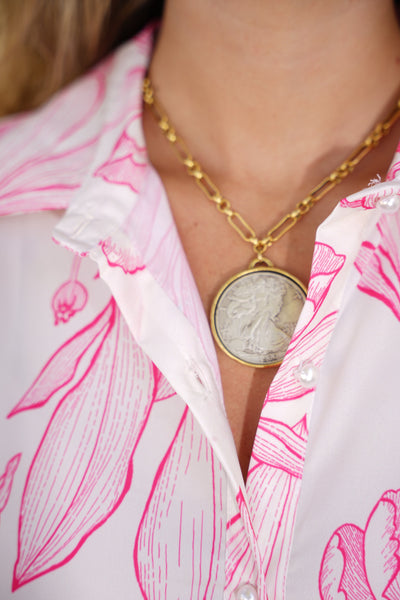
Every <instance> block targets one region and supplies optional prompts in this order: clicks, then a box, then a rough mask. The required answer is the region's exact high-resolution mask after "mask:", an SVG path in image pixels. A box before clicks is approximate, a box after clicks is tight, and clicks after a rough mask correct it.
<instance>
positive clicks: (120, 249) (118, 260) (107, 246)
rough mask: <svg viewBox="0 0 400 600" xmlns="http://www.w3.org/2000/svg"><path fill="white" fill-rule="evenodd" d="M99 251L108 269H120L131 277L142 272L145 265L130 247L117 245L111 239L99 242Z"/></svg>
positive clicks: (121, 244)
mask: <svg viewBox="0 0 400 600" xmlns="http://www.w3.org/2000/svg"><path fill="white" fill-rule="evenodd" d="M101 249H102V251H103V254H104V256H105V257H106V259H107V262H108V264H109V266H110V267H120V268H121V269H122V270H123V272H124V273H126V274H128V273H129V274H130V275H133V274H134V273H136V272H137V271H143V269H144V268H145V265H144V264H143V262H142V259H141V257H140V256H138V255H136V253H135V252H134V251H133V248H132V246H124V245H123V243H120V244H117V242H116V241H115V240H113V239H112V238H110V237H109V238H107V239H106V240H104V241H103V242H101Z"/></svg>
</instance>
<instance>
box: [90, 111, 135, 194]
mask: <svg viewBox="0 0 400 600" xmlns="http://www.w3.org/2000/svg"><path fill="white" fill-rule="evenodd" d="M140 118H141V113H139V114H137V115H135V117H134V118H133V121H132V123H133V122H134V121H135V120H136V119H140ZM132 123H131V124H130V127H131V128H133V127H132ZM146 156H147V155H146V149H145V148H144V147H142V146H139V145H138V144H137V142H136V140H135V139H134V138H133V137H131V135H130V134H129V131H128V128H127V129H126V130H125V131H124V132H123V133H122V135H121V137H120V138H119V140H118V141H117V143H116V145H115V147H114V149H113V151H112V153H111V156H110V158H109V159H108V160H107V162H105V163H104V164H103V165H101V166H100V167H99V168H98V169H97V171H96V173H95V175H96V176H97V177H102V178H103V179H104V180H105V181H108V182H109V183H115V184H119V185H127V186H128V187H130V188H131V189H132V190H133V191H134V192H138V191H139V189H140V185H141V182H142V179H143V173H144V171H145V169H146V165H147V159H146Z"/></svg>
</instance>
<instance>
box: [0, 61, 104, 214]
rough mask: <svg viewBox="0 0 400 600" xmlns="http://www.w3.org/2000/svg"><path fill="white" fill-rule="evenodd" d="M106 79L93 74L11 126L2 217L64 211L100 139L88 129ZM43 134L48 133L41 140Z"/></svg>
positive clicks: (1, 173)
mask: <svg viewBox="0 0 400 600" xmlns="http://www.w3.org/2000/svg"><path fill="white" fill-rule="evenodd" d="M104 75H105V74H104V69H103V68H101V67H100V68H98V69H96V70H95V71H94V72H92V74H91V75H90V76H88V77H87V78H86V79H85V80H84V82H83V85H80V86H71V87H70V88H67V89H66V90H65V91H64V92H62V93H61V94H60V95H58V96H57V97H56V98H55V99H54V101H52V102H51V103H50V105H48V106H45V107H44V108H43V109H42V110H39V111H37V112H35V113H32V114H28V115H26V116H25V117H23V118H19V119H17V120H15V121H14V123H15V127H14V128H12V127H11V128H9V131H7V130H6V133H8V134H9V140H7V141H8V143H5V144H4V148H5V149H6V155H4V156H2V157H1V158H2V160H1V165H0V189H1V193H0V214H10V213H13V212H16V211H26V212H31V211H34V210H44V209H50V208H51V209H56V208H65V207H66V206H67V204H68V199H69V198H70V196H71V192H72V191H73V190H75V189H77V188H78V187H80V185H81V182H82V180H83V177H84V175H85V174H86V172H87V166H88V164H89V163H90V160H91V159H92V156H93V152H94V147H95V143H96V141H97V138H98V134H95V133H94V132H93V130H92V128H91V127H90V123H91V121H92V120H93V119H94V118H95V117H96V116H97V115H98V110H99V107H100V106H101V104H102V101H103V99H104V95H105V85H104V84H105V78H104ZM71 106H74V107H75V108H74V110H72V111H71V110H70V107H71ZM66 107H67V108H66ZM60 115H62V117H61V116H60ZM43 130H45V131H47V132H50V133H48V135H46V136H42V135H40V132H42V131H43Z"/></svg>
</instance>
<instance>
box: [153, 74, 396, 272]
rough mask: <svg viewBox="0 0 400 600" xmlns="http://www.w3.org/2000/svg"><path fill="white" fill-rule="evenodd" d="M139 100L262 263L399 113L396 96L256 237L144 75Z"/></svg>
mask: <svg viewBox="0 0 400 600" xmlns="http://www.w3.org/2000/svg"><path fill="white" fill-rule="evenodd" d="M143 100H144V103H145V104H146V105H148V106H149V107H150V108H151V110H152V113H153V115H154V117H155V118H156V120H157V123H158V126H159V127H160V129H161V131H162V132H163V134H164V135H165V137H166V138H167V140H168V141H169V142H170V143H171V145H172V147H173V149H174V150H175V153H176V155H177V157H178V159H179V160H180V162H181V163H182V164H183V165H184V166H185V167H186V171H187V173H188V175H190V176H191V177H193V178H194V180H195V182H196V184H197V186H198V187H199V188H200V190H201V191H202V192H203V194H204V195H205V196H206V197H207V198H208V199H209V200H210V201H211V202H213V203H214V204H215V205H216V208H217V209H218V210H219V212H221V213H222V214H223V215H225V217H226V218H227V221H228V223H229V225H230V226H231V227H232V228H233V229H234V230H235V231H236V232H237V233H238V234H239V235H240V237H241V238H242V240H244V241H245V242H248V243H250V244H252V246H253V250H254V252H255V254H256V258H255V259H254V261H253V263H256V262H257V261H259V262H261V263H263V262H268V263H270V261H269V260H268V259H266V258H265V257H264V256H263V255H264V253H265V252H266V251H267V250H268V248H269V247H270V246H272V244H274V243H275V242H277V241H278V240H280V239H281V237H282V236H284V235H285V234H286V233H287V232H288V231H290V229H292V227H294V226H295V225H296V223H297V222H298V221H299V220H300V219H301V218H302V217H303V216H304V215H306V214H307V213H308V212H309V211H310V210H311V209H312V208H313V206H315V204H316V203H317V202H319V200H321V199H322V198H323V197H324V196H326V194H328V192H330V191H331V190H332V189H333V188H334V187H336V186H337V185H338V184H339V183H340V182H341V181H343V179H345V178H346V177H347V176H348V175H350V173H352V172H353V171H354V168H355V167H356V166H357V165H358V164H359V163H360V162H361V161H362V159H363V158H364V157H365V156H366V155H367V154H369V152H371V150H372V149H373V148H375V147H376V146H377V145H378V144H379V142H380V141H381V140H382V138H383V137H384V136H385V135H387V134H388V133H389V131H390V130H391V128H392V126H393V125H394V124H395V122H396V121H397V120H398V118H399V117H400V100H398V101H397V102H396V105H395V107H394V108H393V109H392V110H391V111H390V113H389V115H388V116H387V117H386V119H384V120H383V121H382V122H381V123H378V124H377V125H376V126H375V127H374V129H373V130H372V131H371V132H370V133H369V134H368V135H367V137H366V138H365V140H364V141H363V142H362V143H361V144H360V145H359V146H358V147H357V148H356V149H355V150H353V152H352V153H351V154H350V155H349V156H348V157H347V158H346V160H344V161H343V162H342V163H341V164H340V165H339V166H338V167H337V168H336V169H335V170H334V171H332V173H330V174H329V175H327V176H326V177H324V179H322V181H320V182H319V183H318V184H317V185H316V186H315V187H314V188H313V189H312V190H311V191H310V193H309V194H308V195H307V196H306V197H305V198H304V199H303V200H300V202H298V203H297V204H296V205H295V207H294V209H293V210H292V211H291V212H290V213H288V214H286V215H285V216H284V217H282V218H281V219H280V220H279V221H278V223H276V224H275V225H274V226H273V227H271V229H269V231H267V233H266V235H265V236H264V237H262V238H258V237H257V235H256V233H255V231H254V229H253V228H252V227H251V226H250V225H249V224H248V223H247V221H246V220H245V219H244V218H243V217H242V215H241V214H239V213H238V212H237V211H236V210H234V209H233V208H232V206H231V203H230V202H229V200H227V199H226V198H225V197H224V196H223V195H222V194H221V192H220V190H219V188H218V186H217V185H216V184H215V183H214V182H213V181H212V180H211V179H210V177H209V175H207V173H205V172H204V170H203V168H202V167H201V165H200V164H199V163H198V162H197V161H196V160H195V159H194V158H193V156H192V155H191V153H190V152H189V149H188V147H187V146H186V144H185V142H184V141H183V139H182V138H181V137H180V136H179V135H178V134H177V133H176V131H175V128H174V127H173V125H172V124H171V122H170V120H169V117H168V115H167V114H166V112H165V110H164V108H163V107H162V105H161V104H160V102H159V101H158V100H157V99H156V97H155V93H154V89H153V87H152V84H151V81H150V79H149V78H148V77H146V78H145V80H144V82H143Z"/></svg>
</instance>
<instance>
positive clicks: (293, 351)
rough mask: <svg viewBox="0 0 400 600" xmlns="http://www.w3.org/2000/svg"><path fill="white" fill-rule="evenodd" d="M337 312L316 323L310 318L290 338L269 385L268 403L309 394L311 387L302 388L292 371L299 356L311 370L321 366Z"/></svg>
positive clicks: (297, 362)
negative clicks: (283, 357) (307, 363)
mask: <svg viewBox="0 0 400 600" xmlns="http://www.w3.org/2000/svg"><path fill="white" fill-rule="evenodd" d="M336 317H337V312H336V311H335V312H333V313H331V314H329V315H326V317H324V318H323V319H322V320H321V321H320V322H318V323H314V319H311V321H310V322H309V323H308V325H307V327H305V328H304V329H303V330H302V335H301V336H296V335H295V337H294V338H293V339H292V341H291V343H290V346H289V350H288V352H287V354H286V356H285V359H284V361H283V363H282V365H281V367H280V369H279V372H278V376H277V377H276V378H275V381H274V382H273V384H272V385H271V387H270V389H269V392H268V395H267V399H266V401H268V402H285V401H288V400H295V399H297V398H301V397H302V396H305V395H306V394H309V393H310V392H311V391H312V390H313V388H311V387H310V388H306V387H304V385H302V384H301V382H300V381H299V380H298V378H297V376H296V370H297V369H298V367H299V360H298V357H299V356H306V357H307V360H308V361H310V362H311V363H312V364H313V365H315V367H317V368H319V367H320V366H321V364H322V361H323V358H324V355H325V350H326V346H327V344H328V341H329V338H330V335H331V333H332V331H333V328H334V325H335V322H336Z"/></svg>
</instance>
